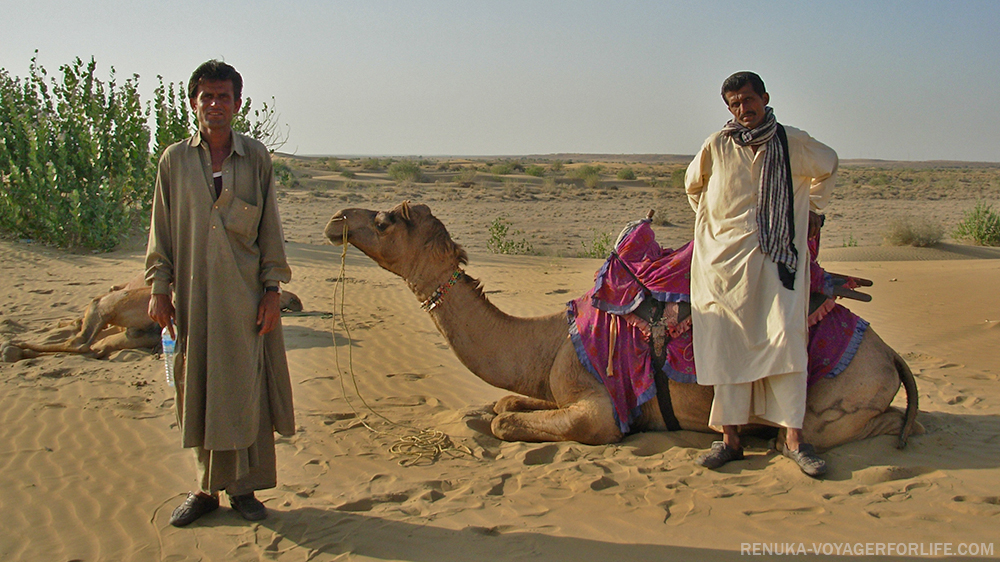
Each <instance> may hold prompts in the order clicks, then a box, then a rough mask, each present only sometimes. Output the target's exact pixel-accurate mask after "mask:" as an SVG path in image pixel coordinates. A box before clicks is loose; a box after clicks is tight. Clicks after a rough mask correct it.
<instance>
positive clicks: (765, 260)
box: [684, 126, 838, 385]
mask: <svg viewBox="0 0 1000 562" xmlns="http://www.w3.org/2000/svg"><path fill="white" fill-rule="evenodd" d="M785 131H786V132H787V135H788V151H789V158H790V160H791V169H792V184H793V190H794V197H795V205H794V209H795V211H794V212H795V247H796V248H797V249H798V252H799V266H798V269H797V271H796V275H795V288H794V290H789V289H786V288H785V287H784V286H782V284H781V280H780V279H779V278H778V269H777V265H776V264H775V263H774V261H773V260H771V258H770V256H768V255H766V254H764V253H763V252H762V251H761V249H760V244H759V241H758V238H757V200H758V192H759V190H760V174H761V170H762V168H763V161H764V151H765V150H766V148H765V147H763V146H761V147H760V149H759V150H758V151H757V153H756V154H755V153H754V148H753V147H749V146H747V147H742V146H739V145H738V144H736V143H735V142H734V141H733V140H732V139H731V138H730V137H729V136H727V135H723V134H721V133H715V134H714V135H712V136H710V137H709V138H708V139H707V140H706V141H705V143H704V145H703V146H702V147H701V150H700V151H699V152H698V154H697V155H696V156H695V157H694V160H693V161H692V162H691V164H690V165H689V166H688V169H687V174H686V175H685V178H684V184H685V191H686V192H687V195H688V199H689V201H690V203H691V207H692V208H694V210H695V226H694V252H693V256H692V259H691V309H692V310H691V316H692V322H693V327H694V329H693V331H692V334H693V338H694V361H695V369H696V371H697V374H698V382H699V383H700V384H704V385H720V384H738V383H748V382H753V381H755V380H759V379H761V378H764V377H768V376H772V375H780V374H787V373H797V372H801V373H803V374H804V373H805V372H806V368H807V352H806V343H807V338H808V327H807V324H806V317H807V311H808V303H809V281H808V280H809V249H808V246H807V236H808V225H809V209H810V207H811V208H812V209H814V210H820V209H822V208H824V207H825V206H826V204H827V203H828V202H829V200H830V197H831V193H832V191H833V186H834V182H835V180H834V173H835V172H836V171H837V164H838V160H837V154H836V153H835V152H834V151H833V150H832V149H831V148H829V147H828V146H826V145H824V144H822V143H820V142H818V141H816V140H815V139H813V138H812V137H810V136H809V135H808V134H807V133H806V132H804V131H800V130H798V129H794V128H792V127H787V126H786V127H785Z"/></svg>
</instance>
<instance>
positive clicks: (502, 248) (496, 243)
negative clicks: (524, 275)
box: [486, 214, 533, 254]
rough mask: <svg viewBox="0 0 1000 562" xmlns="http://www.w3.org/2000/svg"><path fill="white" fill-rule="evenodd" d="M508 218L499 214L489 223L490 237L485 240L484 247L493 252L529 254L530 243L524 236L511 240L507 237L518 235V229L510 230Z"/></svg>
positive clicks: (530, 251) (530, 249) (519, 233)
mask: <svg viewBox="0 0 1000 562" xmlns="http://www.w3.org/2000/svg"><path fill="white" fill-rule="evenodd" d="M512 226H513V225H512V224H511V222H510V220H508V219H507V215H506V214H504V215H500V216H499V217H497V218H495V219H493V222H492V223H490V227H489V231H490V238H489V240H487V242H486V248H487V249H488V250H489V251H491V252H493V253H494V254H530V253H532V251H533V250H532V248H531V243H530V242H528V241H527V240H525V239H524V238H522V239H520V240H517V241H515V240H511V239H509V237H514V236H519V235H521V234H522V232H521V231H520V230H512V229H511V227H512Z"/></svg>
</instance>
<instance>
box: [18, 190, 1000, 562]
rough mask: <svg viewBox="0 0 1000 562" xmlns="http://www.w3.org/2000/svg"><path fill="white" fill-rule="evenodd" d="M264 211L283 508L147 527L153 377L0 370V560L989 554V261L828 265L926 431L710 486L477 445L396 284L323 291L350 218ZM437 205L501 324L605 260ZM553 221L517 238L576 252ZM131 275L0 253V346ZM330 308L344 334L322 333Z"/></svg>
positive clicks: (166, 423)
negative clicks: (280, 397) (431, 450)
mask: <svg viewBox="0 0 1000 562" xmlns="http://www.w3.org/2000/svg"><path fill="white" fill-rule="evenodd" d="M289 199H294V198H289ZM317 203H321V204H320V205H317ZM283 205H287V207H283V209H282V212H283V213H284V214H285V215H286V217H289V218H291V222H290V223H289V224H288V225H287V226H286V229H287V232H288V238H289V240H290V242H289V244H288V251H289V257H290V261H291V265H292V267H293V269H294V280H293V282H292V283H291V284H289V286H288V287H289V289H291V290H293V291H295V292H296V293H297V294H298V295H299V296H300V297H301V298H302V300H303V302H304V304H305V310H304V311H303V312H302V313H298V314H293V315H287V316H286V317H285V318H284V326H285V338H286V344H287V348H288V358H289V362H290V366H291V370H292V377H293V384H294V390H295V393H296V394H295V400H296V414H297V423H298V428H299V431H298V433H297V434H296V435H295V436H294V437H291V438H281V439H279V442H278V462H279V486H278V488H276V489H274V490H268V491H265V492H262V493H261V494H260V497H261V498H262V499H263V500H264V501H265V503H266V505H267V506H268V508H269V509H270V510H271V516H270V517H269V518H268V519H267V520H265V521H262V522H260V523H257V524H249V523H247V522H245V521H243V520H242V519H240V518H239V517H238V515H236V514H235V512H233V511H231V510H229V509H226V508H223V509H220V510H219V511H217V512H216V513H213V514H211V515H209V516H206V517H205V518H204V519H202V520H201V521H199V522H198V523H196V524H194V525H192V526H191V527H189V528H185V529H176V528H173V527H171V526H170V525H169V524H168V518H169V515H170V511H171V510H172V509H173V508H174V507H175V506H176V505H177V504H178V503H179V502H180V501H181V500H182V497H183V494H184V493H185V492H186V491H187V490H188V489H190V488H191V487H192V486H193V485H194V482H193V473H194V462H193V458H192V457H191V455H190V453H189V452H188V451H185V450H183V449H181V448H180V445H179V441H180V439H179V434H178V431H177V429H176V423H175V417H174V413H173V399H172V397H171V393H170V392H169V391H168V389H167V387H166V386H165V384H164V383H163V376H162V362H161V361H160V359H159V357H158V356H157V355H155V354H153V353H151V352H147V351H125V352H119V353H116V354H114V355H112V356H111V358H110V359H108V360H95V359H89V358H85V357H75V356H70V355H54V356H48V357H41V358H37V359H29V360H24V361H20V362H17V363H0V385H2V392H0V443H2V446H0V490H3V491H2V492H0V528H2V529H3V530H4V532H3V533H2V534H0V559H3V560H88V561H90V560H188V559H203V560H260V559H268V560H289V561H290V560H412V561H428V562H430V561H435V562H438V561H448V560H455V561H458V560H474V559H480V560H522V559H532V560H610V559H622V560H628V559H642V560H665V559H690V560H728V559H733V560H735V559H737V558H742V556H741V555H740V550H741V545H742V543H789V542H794V543H796V544H798V543H804V544H805V546H806V547H810V545H811V544H813V543H831V544H833V543H836V544H838V545H840V544H842V543H848V542H849V543H852V544H853V543H857V542H867V543H889V542H893V543H899V542H904V543H913V542H916V543H921V544H924V545H929V544H931V543H949V544H952V545H954V546H953V548H958V544H959V543H977V544H978V543H987V544H989V545H995V543H996V541H997V539H996V537H997V534H996V528H997V526H998V523H1000V491H998V488H997V484H996V483H997V481H998V480H1000V438H998V437H997V436H998V435H1000V390H998V388H1000V387H998V384H997V383H998V376H1000V372H998V370H997V360H998V355H997V349H998V345H997V344H998V340H1000V328H998V327H997V326H998V324H1000V305H998V300H997V297H996V287H998V286H1000V261H998V260H997V259H996V258H997V257H998V256H997V252H996V251H995V250H989V249H982V248H969V247H964V246H958V245H945V246H940V247H937V248H932V249H929V250H926V249H894V248H880V247H860V248H837V247H833V246H831V247H830V248H828V249H825V250H824V252H823V254H822V255H821V260H822V263H823V264H824V265H825V266H826V267H827V268H828V269H831V270H834V271H838V272H842V273H849V274H852V275H860V276H863V277H868V278H870V279H872V280H873V281H875V285H874V286H873V287H871V288H870V293H871V294H872V295H873V296H874V299H873V301H872V302H871V303H850V304H849V306H850V307H851V308H852V309H853V310H855V311H856V312H858V313H859V314H861V315H862V316H863V317H865V318H866V319H868V320H869V321H871V322H872V325H873V326H874V327H875V328H876V330H877V331H878V333H879V334H880V335H881V336H882V337H883V339H885V341H886V342H887V343H889V344H890V345H891V346H893V347H894V348H895V349H896V350H897V351H899V352H900V353H901V354H903V356H904V357H905V358H906V360H907V361H908V362H909V364H910V366H911V367H912V369H913V371H914V373H915V374H916V376H917V382H918V385H919V390H920V400H921V413H920V417H919V420H920V421H921V422H922V423H923V425H924V426H925V428H926V430H927V432H926V433H925V434H923V435H919V436H915V437H913V438H911V439H910V445H909V447H908V448H907V449H905V450H902V451H900V450H897V449H895V447H894V441H895V440H894V438H892V437H888V436H885V437H878V438H874V439H870V440H866V441H862V442H858V443H852V444H848V445H845V446H842V447H838V448H836V449H834V450H832V451H830V452H828V453H826V454H825V456H826V458H827V459H828V460H829V462H830V464H831V467H832V469H831V472H830V474H829V475H828V477H827V478H825V479H824V480H819V481H814V480H810V479H808V478H806V477H805V476H803V475H802V474H801V473H800V472H799V471H798V469H797V468H796V467H794V466H793V465H792V464H791V463H790V462H789V461H787V459H784V458H781V457H779V456H775V454H774V453H772V452H768V451H767V444H766V443H765V442H763V441H761V440H753V439H751V440H750V442H749V445H750V451H749V452H750V453H751V454H750V457H749V460H748V461H747V462H744V463H737V464H735V465H730V466H727V467H726V468H724V469H723V470H720V471H718V472H713V471H708V470H705V469H702V468H700V467H697V466H695V465H694V464H693V463H692V459H693V458H694V457H695V456H696V455H697V454H699V453H700V452H701V451H702V450H703V449H705V448H706V447H708V445H709V444H710V442H711V441H712V439H713V436H711V435H706V434H697V433H690V432H677V433H648V434H638V435H633V436H630V437H628V438H626V439H625V440H624V441H623V442H621V443H618V444H614V445H607V446H586V445H580V444H578V443H556V444H531V443H506V442H501V441H498V440H496V439H494V438H493V437H491V436H489V435H488V434H486V433H484V432H483V429H484V428H485V427H488V423H489V419H490V418H491V414H490V413H489V406H490V404H491V403H492V402H493V401H495V400H496V399H498V398H500V397H501V396H503V395H504V394H505V393H504V392H503V391H500V390H498V389H495V388H492V387H490V386H488V385H486V384H485V383H483V382H481V381H479V380H478V379H476V378H475V377H474V376H472V375H471V374H470V373H469V372H468V371H467V370H466V369H465V368H464V367H463V366H462V365H461V364H460V363H459V362H458V360H457V359H456V358H455V356H454V355H453V354H452V353H451V351H450V350H449V348H448V346H447V344H446V342H445V341H444V339H443V338H442V337H441V336H440V335H439V334H438V333H437V331H436V330H435V328H434V326H433V324H432V322H431V320H430V319H429V318H428V317H427V315H426V314H425V313H424V312H423V311H422V310H421V309H420V307H419V303H418V302H417V299H416V297H414V296H413V295H412V294H411V293H410V292H409V290H408V289H407V288H406V286H405V284H404V283H403V282H402V281H401V280H399V279H398V278H396V277H395V276H393V275H392V274H390V273H388V272H386V271H383V270H381V269H379V268H378V267H377V266H376V265H375V264H374V263H372V262H371V261H369V260H368V259H367V258H366V257H364V256H363V255H361V254H360V253H359V252H357V251H356V250H354V249H351V250H350V251H349V252H348V254H347V258H346V278H347V282H346V284H345V285H344V290H345V296H346V298H344V299H342V298H341V297H340V295H339V294H336V293H335V290H336V289H337V285H336V284H335V282H334V281H335V280H336V279H337V278H338V276H339V273H340V260H341V249H340V248H336V247H332V246H329V245H323V244H321V241H320V235H319V232H320V231H321V229H322V227H323V222H324V221H325V218H326V217H328V216H330V215H331V214H332V213H333V212H334V211H335V210H336V208H338V207H340V206H347V205H339V204H334V203H333V202H331V201H318V202H317V201H312V203H311V204H310V205H307V206H299V207H294V205H295V204H294V203H292V202H289V200H286V201H285V202H284V203H283ZM383 206H386V207H387V206H389V205H388V204H386V205H383ZM437 207H441V211H440V212H439V213H438V214H439V215H441V216H442V217H447V218H446V219H445V222H446V224H448V226H449V227H452V222H455V223H456V226H457V228H454V229H453V233H459V234H456V239H458V241H459V242H461V243H463V244H466V245H467V246H468V247H469V248H470V264H469V266H468V272H469V274H470V275H472V276H474V277H477V278H479V279H481V280H482V281H483V284H484V288H485V290H486V293H487V295H488V297H489V298H490V299H491V300H492V301H493V302H494V303H495V304H496V305H497V306H499V307H500V308H501V309H503V310H505V311H507V312H509V313H512V314H517V315H540V314H547V313H550V312H555V311H558V310H560V309H561V308H562V307H563V306H564V303H565V302H566V301H567V300H569V299H571V298H575V297H576V296H578V295H579V294H582V293H583V292H584V291H585V290H586V289H587V288H588V287H589V286H590V284H591V283H592V281H593V274H594V272H595V270H596V269H597V268H598V267H599V265H600V263H601V261H600V260H593V259H578V258H563V257H551V256H548V257H546V256H499V255H493V254H489V253H487V252H485V251H484V250H483V249H482V248H483V245H484V240H483V237H484V236H485V234H484V233H483V232H482V231H483V228H482V227H479V228H478V229H477V228H475V226H474V225H473V224H471V223H470V224H468V225H464V224H462V223H461V222H457V221H458V217H459V216H461V215H462V213H464V212H468V211H470V209H471V208H470V207H462V206H458V207H454V206H453V207H449V206H448V205H447V203H445V202H435V203H432V209H434V210H435V211H437V210H438V209H437ZM635 207H636V211H635V213H640V212H641V211H640V210H639V209H641V205H640V204H639V203H636V204H635ZM550 211H551V209H550V210H547V211H544V212H541V214H536V215H532V216H523V215H516V216H517V218H518V219H519V220H523V221H525V222H533V223H537V224H539V225H540V226H539V228H540V229H543V230H548V229H553V230H559V229H562V230H565V231H571V230H573V229H574V228H575V229H576V231H577V232H578V233H579V232H580V231H581V227H580V226H575V227H574V226H572V224H573V223H571V222H567V221H562V222H558V221H555V222H550V221H551V219H550ZM842 211H843V212H851V211H850V210H849V209H842ZM613 212H614V213H616V214H617V216H618V217H619V218H620V219H621V222H622V223H624V221H626V220H629V219H632V218H636V217H635V216H632V215H633V214H634V213H631V212H630V211H629V210H628V209H626V210H624V211H623V210H615V211H613ZM678 212H679V211H678ZM480 217H492V215H490V214H489V213H484V214H481V215H480ZM578 218H580V219H582V220H587V217H585V216H582V217H578ZM449 219H450V220H451V221H452V222H449ZM482 223H483V220H480V221H479V224H482ZM542 223H546V224H544V225H543V226H542ZM583 234H587V232H586V231H585V229H584V230H583ZM678 238H680V236H679V235H678ZM309 242H311V243H309ZM141 267H142V251H141V249H139V248H137V247H132V248H131V249H125V250H122V251H119V252H115V253H111V254H101V255H91V254H86V255H81V254H73V253H67V252H61V251H56V250H50V249H46V248H40V247H38V246H36V245H33V244H24V243H19V242H9V241H3V242H0V278H2V279H3V281H2V284H3V287H4V289H5V290H4V291H0V339H2V340H3V341H6V340H10V339H32V338H41V337H43V336H44V330H45V329H46V328H48V327H50V326H51V325H52V324H53V323H55V322H57V321H58V320H60V319H63V318H66V317H68V316H71V315H72V314H74V313H79V312H81V311H82V310H83V308H84V307H85V306H86V304H87V303H88V302H89V300H90V298H92V297H93V296H95V295H97V294H100V293H101V292H103V291H105V290H106V288H107V287H108V286H110V285H111V284H112V283H115V282H119V281H121V280H123V279H128V278H129V277H130V276H131V275H133V274H134V273H135V272H137V271H139V270H141ZM342 301H343V302H342ZM341 305H343V314H344V322H346V326H347V327H348V328H349V331H350V334H349V336H348V333H347V330H345V329H344V326H343V325H342V324H339V323H338V324H337V325H335V318H334V314H333V313H334V312H336V314H337V319H336V320H337V321H338V322H339V320H340V318H339V317H340V313H341ZM355 385H356V386H357V389H359V390H360V397H359V395H358V393H357V392H356V391H355ZM361 398H363V399H364V402H367V404H368V405H370V407H371V408H370V409H369V408H368V407H367V406H366V405H365V404H364V403H362V400H361ZM899 400H901V398H897V401H899ZM383 417H384V418H387V419H388V420H391V422H392V423H389V422H387V421H386V419H384V418H383ZM362 422H364V424H367V425H369V426H371V428H372V429H374V430H375V431H372V430H370V429H368V428H366V427H365V425H364V424H363V423H362ZM412 428H417V429H425V428H433V429H437V430H440V431H442V432H444V433H446V434H447V435H448V436H449V437H450V439H451V440H452V442H453V443H454V444H455V445H457V446H461V447H464V448H467V450H468V451H469V454H467V453H465V452H462V451H459V450H455V451H453V455H443V456H442V457H441V458H438V459H436V460H433V461H431V460H422V461H421V460H418V461H416V462H415V463H414V464H413V466H405V467H404V466H401V465H400V461H401V460H402V461H407V459H409V461H410V462H413V459H412V458H409V457H399V456H394V455H393V454H391V453H390V452H389V451H390V447H392V445H393V444H394V443H396V442H397V439H398V438H399V437H400V436H403V435H405V434H407V433H409V432H410V431H411V430H412ZM991 548H993V549H994V550H993V551H992V556H991V557H996V556H1000V553H998V552H997V550H995V549H996V546H992V547H991Z"/></svg>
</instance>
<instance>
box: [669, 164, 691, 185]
mask: <svg viewBox="0 0 1000 562" xmlns="http://www.w3.org/2000/svg"><path fill="white" fill-rule="evenodd" d="M685 173H687V170H686V169H684V168H678V169H676V170H674V171H673V172H671V173H670V186H671V187H675V188H677V189H683V188H684V174H685Z"/></svg>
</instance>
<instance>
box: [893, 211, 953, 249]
mask: <svg viewBox="0 0 1000 562" xmlns="http://www.w3.org/2000/svg"><path fill="white" fill-rule="evenodd" d="M882 237H883V239H884V240H885V243H886V244H888V245H890V246H916V247H918V248H925V247H927V246H933V245H934V244H937V243H938V242H940V241H941V238H943V237H944V227H943V226H941V223H939V222H934V221H931V220H929V219H926V218H920V219H918V218H914V217H910V216H902V217H899V218H897V219H893V220H892V221H889V227H888V229H887V230H886V231H885V232H883V233H882Z"/></svg>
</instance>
